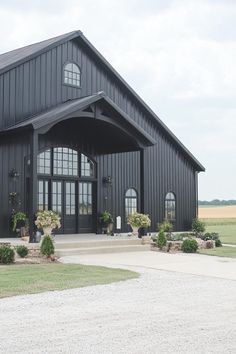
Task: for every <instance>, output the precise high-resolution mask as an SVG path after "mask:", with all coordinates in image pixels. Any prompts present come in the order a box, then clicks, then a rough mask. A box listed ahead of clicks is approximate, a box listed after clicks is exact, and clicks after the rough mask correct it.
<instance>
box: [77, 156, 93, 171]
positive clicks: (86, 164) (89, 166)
mask: <svg viewBox="0 0 236 354" xmlns="http://www.w3.org/2000/svg"><path fill="white" fill-rule="evenodd" d="M80 168H81V177H95V168H94V163H93V161H91V160H90V159H89V158H88V157H87V156H85V155H84V154H81V161H80Z"/></svg>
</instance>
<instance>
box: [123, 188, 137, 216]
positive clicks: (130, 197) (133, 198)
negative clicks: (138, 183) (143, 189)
mask: <svg viewBox="0 0 236 354" xmlns="http://www.w3.org/2000/svg"><path fill="white" fill-rule="evenodd" d="M130 190H132V191H134V192H135V196H127V193H128V192H129V191H130ZM130 200H136V211H134V212H138V191H137V189H136V188H134V187H129V188H127V189H126V191H125V208H124V212H125V219H127V218H128V216H129V215H131V214H133V213H134V212H132V213H129V214H127V212H126V210H127V209H131V210H132V205H131V207H130V206H128V207H127V206H126V201H130Z"/></svg>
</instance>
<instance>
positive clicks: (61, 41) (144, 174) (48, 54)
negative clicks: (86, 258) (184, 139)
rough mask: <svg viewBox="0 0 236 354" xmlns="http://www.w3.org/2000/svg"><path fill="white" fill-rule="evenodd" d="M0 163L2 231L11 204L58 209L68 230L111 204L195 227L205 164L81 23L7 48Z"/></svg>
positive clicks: (85, 225) (1, 68)
mask: <svg viewBox="0 0 236 354" xmlns="http://www.w3.org/2000/svg"><path fill="white" fill-rule="evenodd" d="M0 168H1V173H0V237H6V236H9V235H11V231H10V218H11V213H12V209H15V210H18V211H24V212H26V213H27V215H28V216H29V218H30V220H31V222H32V220H33V217H34V214H35V212H36V211H37V210H39V209H53V210H55V211H57V212H59V213H60V214H61V217H62V228H61V232H62V233H65V234H66V233H71V234H75V233H96V232H99V222H98V214H99V213H100V212H102V211H104V210H108V211H110V212H111V213H112V214H113V216H114V218H115V217H116V216H121V220H122V229H121V231H123V232H126V231H128V230H129V228H128V226H127V225H126V217H127V215H128V214H129V213H132V212H133V211H135V210H137V211H139V212H144V213H148V214H149V215H150V218H151V220H152V226H151V228H150V231H155V230H156V225H157V223H158V222H161V221H163V219H165V218H168V219H170V220H171V221H172V222H173V223H174V225H175V229H176V230H187V229H189V227H190V225H191V222H192V219H193V218H194V217H196V213H197V189H198V187H197V180H198V172H200V171H204V167H203V166H202V165H201V164H200V163H199V162H198V161H197V160H196V159H195V158H194V156H193V155H192V154H191V153H190V152H189V151H188V150H187V149H186V148H185V147H184V146H183V144H182V143H181V142H180V141H179V140H178V139H177V138H176V137H175V135H174V134H173V133H172V132H171V131H170V130H169V129H168V128H167V127H166V126H165V124H164V123H163V122H162V121H161V120H160V119H159V118H158V117H157V115H156V114H155V113H154V112H153V111H152V110H151V109H150V108H149V107H148V106H147V104H146V103H145V102H144V101H143V100H142V99H141V98H140V97H139V96H138V95H137V94H136V93H135V92H134V90H133V89H132V88H131V87H130V86H129V85H128V84H127V83H126V82H125V81H124V80H123V79H122V77H121V76H120V75H119V74H118V73H117V72H116V71H115V70H114V69H113V67H112V66H111V65H110V64H109V63H108V62H107V61H106V60H105V59H104V58H103V56H102V55H101V54H100V53H99V52H98V51H97V50H96V49H95V48H94V47H93V45H92V44H91V43H90V42H89V41H88V40H87V39H86V38H85V37H84V35H83V34H82V33H81V32H80V31H74V32H71V33H68V34H64V35H61V36H58V37H56V38H52V39H49V40H45V41H43V42H40V43H36V44H32V45H29V46H26V47H23V48H20V49H16V50H13V51H11V52H8V53H5V54H2V55H0Z"/></svg>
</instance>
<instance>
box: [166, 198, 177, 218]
mask: <svg viewBox="0 0 236 354" xmlns="http://www.w3.org/2000/svg"><path fill="white" fill-rule="evenodd" d="M175 218H176V206H175V195H174V193H172V192H169V193H167V194H166V198H165V219H166V220H169V221H174V220H175Z"/></svg>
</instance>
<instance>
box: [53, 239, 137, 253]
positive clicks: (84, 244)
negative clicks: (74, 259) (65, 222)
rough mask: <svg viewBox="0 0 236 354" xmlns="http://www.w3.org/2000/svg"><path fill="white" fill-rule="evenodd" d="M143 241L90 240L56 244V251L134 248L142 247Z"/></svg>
mask: <svg viewBox="0 0 236 354" xmlns="http://www.w3.org/2000/svg"><path fill="white" fill-rule="evenodd" d="M140 244H141V239H139V238H133V239H132V238H130V239H114V238H111V239H108V240H90V241H68V242H57V241H56V242H55V248H56V249H58V250H59V249H67V248H70V249H71V248H91V247H106V246H112V247H117V246H128V245H130V246H133V245H140Z"/></svg>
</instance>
